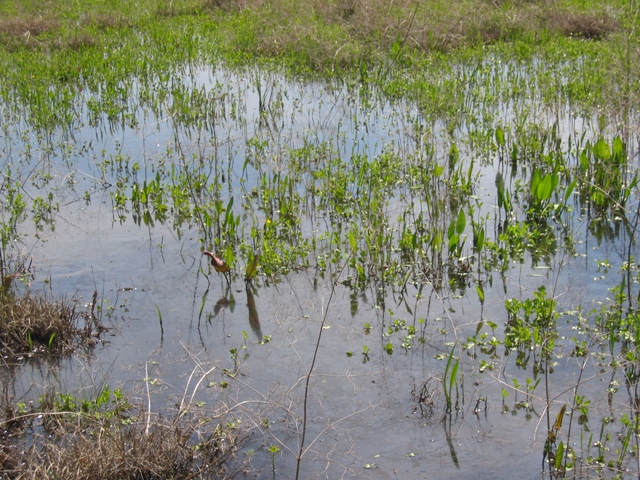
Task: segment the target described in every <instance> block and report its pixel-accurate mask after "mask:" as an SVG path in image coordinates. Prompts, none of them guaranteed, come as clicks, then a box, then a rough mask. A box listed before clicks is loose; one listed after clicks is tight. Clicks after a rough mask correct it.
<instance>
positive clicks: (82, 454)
mask: <svg viewBox="0 0 640 480" xmlns="http://www.w3.org/2000/svg"><path fill="white" fill-rule="evenodd" d="M47 416H52V417H60V416H65V417H67V419H66V421H65V422H58V424H59V425H64V429H62V430H61V429H57V433H56V434H49V433H46V434H45V433H38V432H41V431H42V430H41V427H38V426H37V425H36V426H35V427H34V432H35V433H30V434H28V435H27V438H28V440H29V441H28V442H25V441H24V438H25V437H24V436H23V440H22V441H21V442H20V443H18V442H16V441H15V440H11V439H10V438H8V437H7V436H6V435H5V436H4V437H2V438H0V469H1V470H2V471H1V472H0V478H20V479H34V480H35V479H39V480H47V479H68V480H74V479H92V480H138V479H140V480H142V479H167V480H169V479H176V480H177V479H204V478H207V479H208V478H234V477H235V476H236V475H237V474H238V473H239V471H240V470H241V468H240V467H238V468H237V469H234V468H233V467H232V466H231V464H232V463H233V462H232V461H231V460H232V459H233V456H234V454H235V452H236V451H237V449H238V448H239V446H240V445H241V444H242V442H243V440H244V438H245V436H244V435H243V434H242V433H241V432H240V431H238V430H235V429H233V428H228V427H226V426H225V425H224V424H223V423H222V421H221V419H219V418H218V419H215V418H211V416H206V415H204V414H202V413H197V414H189V415H175V416H174V418H173V419H164V418H162V417H157V418H156V419H155V421H153V422H152V423H147V421H146V417H145V414H143V415H142V416H141V417H140V418H139V419H137V420H134V421H122V420H120V419H113V418H106V417H105V418H95V417H90V416H83V415H80V414H78V413H64V412H57V413H55V412H53V413H45V414H39V417H40V418H43V419H46V418H47ZM27 443H28V444H30V446H29V447H26V444H27Z"/></svg>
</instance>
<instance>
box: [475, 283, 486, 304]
mask: <svg viewBox="0 0 640 480" xmlns="http://www.w3.org/2000/svg"><path fill="white" fill-rule="evenodd" d="M476 291H477V292H478V298H479V299H480V303H484V290H482V287H481V286H480V285H476Z"/></svg>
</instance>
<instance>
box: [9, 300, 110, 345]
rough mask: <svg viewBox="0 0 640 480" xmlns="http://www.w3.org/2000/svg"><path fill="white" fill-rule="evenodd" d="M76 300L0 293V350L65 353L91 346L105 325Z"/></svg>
mask: <svg viewBox="0 0 640 480" xmlns="http://www.w3.org/2000/svg"><path fill="white" fill-rule="evenodd" d="M76 306H77V301H76V300H75V299H70V300H53V299H51V298H49V297H48V296H46V295H45V294H31V293H26V294H25V295H22V296H17V295H14V294H13V293H12V292H10V291H9V292H7V291H4V292H3V293H2V294H1V295H0V353H2V355H3V356H5V357H7V356H13V357H15V356H33V355H36V354H38V353H47V354H49V355H64V354H68V353H71V352H73V351H74V350H75V349H76V348H78V347H79V346H92V345H94V344H95V343H96V341H97V338H98V337H99V335H100V334H101V333H102V332H103V331H104V330H105V328H104V327H103V326H102V325H101V324H100V323H99V321H98V319H97V318H96V317H95V315H93V313H88V312H86V313H85V312H82V313H81V312H78V311H77V310H76Z"/></svg>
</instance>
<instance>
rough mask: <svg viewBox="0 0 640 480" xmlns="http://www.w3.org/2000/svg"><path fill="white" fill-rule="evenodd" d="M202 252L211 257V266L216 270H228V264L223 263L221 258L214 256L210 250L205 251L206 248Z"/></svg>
mask: <svg viewBox="0 0 640 480" xmlns="http://www.w3.org/2000/svg"><path fill="white" fill-rule="evenodd" d="M202 254H203V255H206V256H208V257H209V258H210V259H211V265H213V268H214V270H215V271H216V272H218V273H227V272H228V271H229V266H228V265H227V264H226V263H224V261H223V260H221V259H220V258H218V257H216V256H215V255H214V254H213V253H212V252H207V251H206V250H204V251H203V252H202Z"/></svg>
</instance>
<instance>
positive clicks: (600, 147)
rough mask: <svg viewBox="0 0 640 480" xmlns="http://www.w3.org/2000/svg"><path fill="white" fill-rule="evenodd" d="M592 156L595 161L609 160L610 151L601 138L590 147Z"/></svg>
mask: <svg viewBox="0 0 640 480" xmlns="http://www.w3.org/2000/svg"><path fill="white" fill-rule="evenodd" d="M592 152H593V156H594V157H595V158H596V159H597V160H602V161H605V162H606V161H607V160H609V159H610V158H611V150H610V149H609V145H607V142H605V141H604V140H603V139H602V138H601V139H600V140H598V141H597V142H596V144H595V145H594V146H593V147H592Z"/></svg>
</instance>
